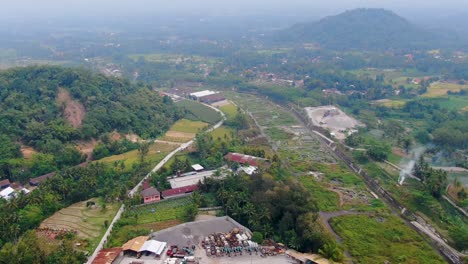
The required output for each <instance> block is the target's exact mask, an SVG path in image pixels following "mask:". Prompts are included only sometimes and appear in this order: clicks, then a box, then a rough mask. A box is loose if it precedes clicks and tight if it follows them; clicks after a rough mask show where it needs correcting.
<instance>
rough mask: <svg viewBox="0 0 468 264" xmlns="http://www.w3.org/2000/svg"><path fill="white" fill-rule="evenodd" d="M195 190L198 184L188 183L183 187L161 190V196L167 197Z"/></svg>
mask: <svg viewBox="0 0 468 264" xmlns="http://www.w3.org/2000/svg"><path fill="white" fill-rule="evenodd" d="M195 190H198V185H190V186H185V187H180V188H174V189H170V190H166V191H163V192H162V197H164V198H167V197H171V196H175V195H180V194H184V193H190V192H193V191H195Z"/></svg>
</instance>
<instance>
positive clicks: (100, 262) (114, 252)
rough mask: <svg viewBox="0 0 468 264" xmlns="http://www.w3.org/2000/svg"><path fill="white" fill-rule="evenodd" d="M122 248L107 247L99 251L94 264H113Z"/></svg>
mask: <svg viewBox="0 0 468 264" xmlns="http://www.w3.org/2000/svg"><path fill="white" fill-rule="evenodd" d="M120 252H122V248H106V249H102V250H101V251H99V253H98V255H97V256H96V258H95V259H94V260H93V264H112V262H114V260H115V259H116V258H117V257H118V256H119V255H120Z"/></svg>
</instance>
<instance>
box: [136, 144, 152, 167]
mask: <svg viewBox="0 0 468 264" xmlns="http://www.w3.org/2000/svg"><path fill="white" fill-rule="evenodd" d="M149 149H150V143H148V142H144V143H141V144H140V146H139V147H138V157H139V158H140V162H141V163H143V161H144V160H145V157H146V155H148V152H149Z"/></svg>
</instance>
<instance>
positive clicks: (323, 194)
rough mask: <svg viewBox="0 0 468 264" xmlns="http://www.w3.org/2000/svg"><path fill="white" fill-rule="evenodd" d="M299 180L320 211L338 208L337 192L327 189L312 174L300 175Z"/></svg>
mask: <svg viewBox="0 0 468 264" xmlns="http://www.w3.org/2000/svg"><path fill="white" fill-rule="evenodd" d="M299 181H300V182H301V183H302V185H303V186H304V187H305V188H306V189H307V190H308V191H309V192H310V194H311V196H312V198H313V199H314V200H315V201H316V202H317V206H318V208H319V210H320V211H325V212H333V211H338V210H340V205H339V197H338V194H337V193H335V192H332V191H330V190H327V189H326V188H325V187H324V186H322V185H321V184H320V183H318V182H317V181H316V180H315V179H314V178H313V176H309V175H307V176H300V177H299Z"/></svg>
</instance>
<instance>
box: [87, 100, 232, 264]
mask: <svg viewBox="0 0 468 264" xmlns="http://www.w3.org/2000/svg"><path fill="white" fill-rule="evenodd" d="M200 104H203V105H205V106H207V107H209V108H211V109H213V110H215V111H216V112H218V113H219V114H220V115H221V120H220V121H219V122H218V123H216V124H215V125H214V126H212V127H211V128H210V129H208V130H206V132H211V131H213V130H215V129H217V128H219V127H220V126H222V125H223V123H224V121H225V120H226V115H225V114H224V113H223V112H222V111H221V110H219V109H218V108H216V107H213V106H211V105H208V104H204V103H200ZM193 142H195V139H192V140H190V141H188V142H186V143H183V144H182V145H180V147H178V148H177V149H175V150H173V151H172V152H171V153H169V154H167V156H166V157H164V159H163V160H162V161H160V162H159V163H158V164H157V165H156V166H155V167H154V168H153V169H152V170H151V171H150V172H149V173H148V174H146V176H145V177H144V178H143V179H142V180H141V181H140V182H138V184H137V185H135V187H133V189H131V190H130V191H129V192H128V197H129V198H132V197H133V195H135V193H136V192H137V191H138V189H139V188H140V187H141V185H143V182H144V181H145V180H147V179H148V178H149V177H151V174H153V173H154V172H156V171H158V170H159V169H161V168H162V166H164V165H165V164H166V163H167V162H168V161H169V160H170V159H171V158H172V157H173V156H174V155H175V154H177V152H179V151H182V150H185V149H187V148H188V147H189V146H190V145H192V144H193ZM124 210H125V207H124V205H122V206H121V207H120V209H119V211H118V212H117V214H116V215H115V217H114V219H113V220H112V222H111V224H110V225H109V228H107V231H106V233H105V234H104V236H103V237H102V239H101V241H100V242H99V244H98V246H97V247H96V249H95V250H94V253H93V254H92V255H91V256H90V257H89V258H88V261H87V262H86V263H87V264H91V263H92V262H93V260H94V259H95V258H96V256H97V255H98V253H99V251H101V249H103V247H104V244H105V243H106V242H107V238H108V237H109V235H110V233H111V231H112V228H113V227H114V224H115V223H116V222H117V221H118V220H119V219H120V217H121V216H122V213H123V212H124Z"/></svg>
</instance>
